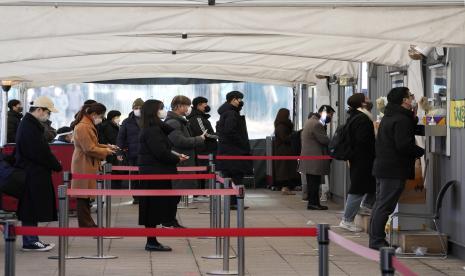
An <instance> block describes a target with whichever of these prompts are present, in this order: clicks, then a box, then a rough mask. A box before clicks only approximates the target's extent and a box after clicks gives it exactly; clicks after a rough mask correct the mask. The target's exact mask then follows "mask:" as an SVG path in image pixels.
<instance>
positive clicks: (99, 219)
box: [84, 180, 118, 259]
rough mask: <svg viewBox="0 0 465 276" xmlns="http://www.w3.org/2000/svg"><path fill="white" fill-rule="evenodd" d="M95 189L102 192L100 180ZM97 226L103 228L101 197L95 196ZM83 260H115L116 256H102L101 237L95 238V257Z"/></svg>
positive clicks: (87, 257)
mask: <svg viewBox="0 0 465 276" xmlns="http://www.w3.org/2000/svg"><path fill="white" fill-rule="evenodd" d="M97 189H98V190H100V191H101V190H103V183H102V181H101V180H97ZM97 226H98V228H103V196H101V195H98V196H97ZM84 258H85V259H116V258H118V257H116V256H110V255H104V254H103V237H102V236H98V237H97V255H96V256H86V257H84Z"/></svg>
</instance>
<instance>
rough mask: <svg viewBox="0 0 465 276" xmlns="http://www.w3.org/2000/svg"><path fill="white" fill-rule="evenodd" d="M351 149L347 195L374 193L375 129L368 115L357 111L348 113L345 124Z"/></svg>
mask: <svg viewBox="0 0 465 276" xmlns="http://www.w3.org/2000/svg"><path fill="white" fill-rule="evenodd" d="M349 122H350V125H349V137H350V139H351V140H350V141H351V146H352V149H353V152H352V155H351V157H350V158H349V162H350V187H349V194H366V193H374V192H375V191H376V180H375V178H374V176H373V174H372V171H373V161H374V160H375V128H374V126H373V121H372V120H371V118H370V117H368V115H366V114H363V112H361V111H358V110H351V111H349V118H348V119H347V124H348V123H349Z"/></svg>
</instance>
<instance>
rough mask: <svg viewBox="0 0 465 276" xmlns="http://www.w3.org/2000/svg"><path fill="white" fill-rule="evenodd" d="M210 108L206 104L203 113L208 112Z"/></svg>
mask: <svg viewBox="0 0 465 276" xmlns="http://www.w3.org/2000/svg"><path fill="white" fill-rule="evenodd" d="M210 110H211V109H210V106H208V105H207V106H206V107H205V111H204V112H205V113H208V112H210Z"/></svg>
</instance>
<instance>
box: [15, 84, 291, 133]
mask: <svg viewBox="0 0 465 276" xmlns="http://www.w3.org/2000/svg"><path fill="white" fill-rule="evenodd" d="M232 90H238V91H241V92H243V93H244V95H245V97H244V102H245V105H244V108H243V111H242V114H244V115H245V116H246V119H247V127H248V131H249V138H250V139H258V138H264V137H265V136H267V135H270V134H272V133H273V131H274V126H273V122H274V118H275V116H276V113H277V112H278V110H279V109H280V108H288V109H289V110H291V112H292V104H293V102H292V101H293V95H292V88H291V87H284V86H274V85H267V84H260V83H243V82H237V83H218V84H193V85H122V84H95V83H84V84H69V85H63V86H50V87H41V88H34V89H29V90H28V95H27V97H28V102H30V101H32V100H33V99H35V98H36V97H38V96H41V95H46V96H49V97H50V98H51V99H52V100H53V101H54V103H55V105H56V107H57V108H58V109H59V110H60V113H58V114H53V115H52V118H51V120H52V121H53V124H52V125H53V127H55V128H58V127H62V126H67V125H69V124H70V123H71V122H72V120H73V117H74V114H76V112H78V111H79V109H80V108H81V106H82V104H83V102H84V101H85V100H87V99H94V100H96V101H98V102H101V103H103V104H105V105H106V107H107V111H109V110H119V111H120V112H121V113H122V114H123V116H122V117H123V119H124V118H126V117H127V115H128V114H129V112H131V107H132V102H133V101H134V100H135V99H136V98H142V99H143V100H147V99H158V100H161V101H163V102H164V103H165V108H166V109H167V110H169V106H170V103H171V99H172V98H173V97H174V96H176V95H185V96H187V97H189V98H191V99H193V98H194V97H197V96H203V97H206V98H207V99H208V100H209V105H210V106H211V108H212V111H211V112H210V114H211V116H212V117H211V118H210V121H211V122H212V125H213V126H215V124H216V121H217V120H218V119H219V114H218V112H217V109H218V108H219V106H220V105H221V104H223V103H224V102H225V100H226V94H227V93H228V92H230V91H232ZM12 96H14V95H12ZM10 98H11V97H10ZM291 114H292V113H291Z"/></svg>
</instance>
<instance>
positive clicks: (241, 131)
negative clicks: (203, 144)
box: [216, 103, 253, 175]
mask: <svg viewBox="0 0 465 276" xmlns="http://www.w3.org/2000/svg"><path fill="white" fill-rule="evenodd" d="M239 112H240V109H239V108H237V107H235V106H233V105H231V104H229V103H224V104H223V105H222V106H221V107H220V108H219V109H218V113H219V114H220V120H219V121H218V122H217V123H216V132H217V134H218V155H250V143H249V135H248V133H247V124H246V122H245V117H244V116H241V115H240V114H239ZM216 168H217V169H218V170H220V171H223V172H227V173H229V174H234V175H247V174H252V172H253V170H252V169H253V163H252V161H250V160H238V161H235V160H218V161H217V167H216Z"/></svg>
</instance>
